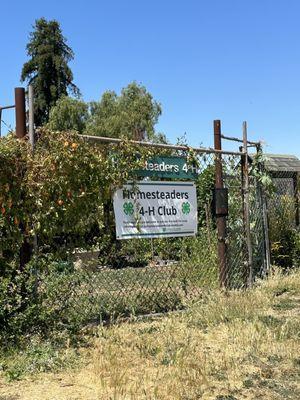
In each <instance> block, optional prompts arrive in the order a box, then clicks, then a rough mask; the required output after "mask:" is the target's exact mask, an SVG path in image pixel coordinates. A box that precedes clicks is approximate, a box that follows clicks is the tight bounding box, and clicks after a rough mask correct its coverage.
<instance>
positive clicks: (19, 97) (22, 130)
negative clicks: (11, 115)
mask: <svg viewBox="0 0 300 400" xmlns="http://www.w3.org/2000/svg"><path fill="white" fill-rule="evenodd" d="M15 106H16V135H17V138H19V139H21V138H23V137H24V136H25V135H26V111H25V89H24V88H21V87H18V88H15Z"/></svg>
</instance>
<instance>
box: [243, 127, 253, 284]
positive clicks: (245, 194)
mask: <svg viewBox="0 0 300 400" xmlns="http://www.w3.org/2000/svg"><path fill="white" fill-rule="evenodd" d="M247 136H248V134H247V122H246V121H244V122H243V153H244V155H243V199H244V222H245V236H246V243H247V251H248V260H247V261H248V262H247V263H248V282H247V285H248V287H251V286H252V284H253V253H252V243H251V229H250V206H249V202H250V196H249V158H248V149H247Z"/></svg>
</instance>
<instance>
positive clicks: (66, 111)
mask: <svg viewBox="0 0 300 400" xmlns="http://www.w3.org/2000/svg"><path fill="white" fill-rule="evenodd" d="M88 118H89V106H88V104H87V103H85V102H84V101H82V100H78V99H74V98H72V97H67V96H63V97H61V98H60V99H59V100H57V102H56V104H55V106H54V107H52V108H51V110H50V113H49V121H48V123H47V126H48V127H49V128H50V129H52V130H54V131H77V132H79V133H83V132H84V130H85V127H86V123H87V121H88Z"/></svg>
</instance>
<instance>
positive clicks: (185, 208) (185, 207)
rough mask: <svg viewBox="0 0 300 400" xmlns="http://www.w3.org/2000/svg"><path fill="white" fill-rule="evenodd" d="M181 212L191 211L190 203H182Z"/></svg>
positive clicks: (187, 212)
mask: <svg viewBox="0 0 300 400" xmlns="http://www.w3.org/2000/svg"><path fill="white" fill-rule="evenodd" d="M181 209H182V212H183V214H189V213H190V212H191V205H190V203H189V202H188V201H186V202H184V203H182V207H181Z"/></svg>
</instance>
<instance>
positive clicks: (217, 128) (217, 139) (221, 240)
mask: <svg viewBox="0 0 300 400" xmlns="http://www.w3.org/2000/svg"><path fill="white" fill-rule="evenodd" d="M214 145H215V150H218V151H221V150H222V139H221V121H220V120H215V121H214ZM223 187H224V183H223V168H222V155H221V154H220V153H219V154H216V155H215V188H216V189H223ZM216 223H217V231H218V260H219V280H220V286H221V287H223V288H224V287H225V288H226V286H227V285H228V264H227V245H226V217H225V216H223V215H217V216H216Z"/></svg>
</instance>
